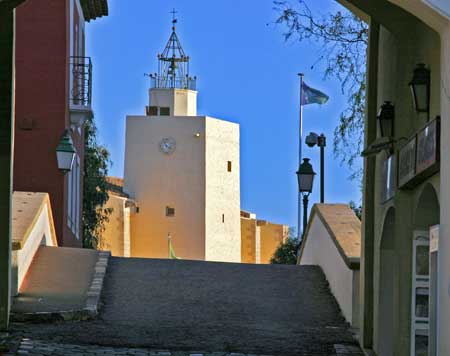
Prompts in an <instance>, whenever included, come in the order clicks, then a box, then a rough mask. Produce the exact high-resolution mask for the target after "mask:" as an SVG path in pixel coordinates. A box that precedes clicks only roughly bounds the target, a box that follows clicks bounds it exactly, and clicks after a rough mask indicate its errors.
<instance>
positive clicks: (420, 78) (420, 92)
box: [409, 63, 430, 116]
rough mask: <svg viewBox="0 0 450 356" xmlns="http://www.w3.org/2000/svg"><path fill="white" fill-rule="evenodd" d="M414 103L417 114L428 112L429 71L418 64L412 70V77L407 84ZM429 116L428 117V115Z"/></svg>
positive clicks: (423, 65)
mask: <svg viewBox="0 0 450 356" xmlns="http://www.w3.org/2000/svg"><path fill="white" fill-rule="evenodd" d="M409 87H410V88H411V94H412V98H413V103H414V109H416V111H417V112H424V113H427V114H429V112H430V71H429V70H428V69H427V68H426V67H425V64H423V63H420V64H418V65H417V67H416V69H414V75H413V78H412V80H411V82H410V83H409ZM428 116H429V115H428Z"/></svg>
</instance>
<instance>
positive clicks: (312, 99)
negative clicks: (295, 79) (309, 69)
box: [301, 82, 329, 105]
mask: <svg viewBox="0 0 450 356" xmlns="http://www.w3.org/2000/svg"><path fill="white" fill-rule="evenodd" d="M328 99H329V97H328V95H326V94H324V93H322V92H321V91H319V90H317V89H313V88H310V87H309V86H307V85H306V84H305V82H303V83H302V103H301V105H308V104H325V103H326V102H327V101H328Z"/></svg>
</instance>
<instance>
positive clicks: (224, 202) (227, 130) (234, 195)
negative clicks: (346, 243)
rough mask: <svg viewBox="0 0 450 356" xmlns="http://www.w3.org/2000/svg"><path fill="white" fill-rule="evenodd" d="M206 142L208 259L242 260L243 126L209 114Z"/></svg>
mask: <svg viewBox="0 0 450 356" xmlns="http://www.w3.org/2000/svg"><path fill="white" fill-rule="evenodd" d="M205 141H206V151H205V156H206V158H205V164H206V171H205V174H206V178H205V182H206V194H205V196H206V206H205V209H206V212H205V224H206V230H205V231H206V241H205V258H206V260H208V261H227V262H241V218H240V174H239V172H240V162H239V160H240V158H239V125H238V124H235V123H232V122H228V121H223V120H218V119H214V118H211V117H206V137H205ZM228 162H231V172H229V171H228Z"/></svg>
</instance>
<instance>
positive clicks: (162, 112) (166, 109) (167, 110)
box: [159, 107, 170, 116]
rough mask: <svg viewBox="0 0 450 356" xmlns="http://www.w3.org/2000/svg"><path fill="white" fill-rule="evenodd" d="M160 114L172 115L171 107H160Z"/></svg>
mask: <svg viewBox="0 0 450 356" xmlns="http://www.w3.org/2000/svg"><path fill="white" fill-rule="evenodd" d="M159 115H161V116H170V108H165V107H160V108H159Z"/></svg>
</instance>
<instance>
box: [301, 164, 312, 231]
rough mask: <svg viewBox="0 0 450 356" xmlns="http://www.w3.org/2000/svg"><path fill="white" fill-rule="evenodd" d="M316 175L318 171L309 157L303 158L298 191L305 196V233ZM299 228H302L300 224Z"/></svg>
mask: <svg viewBox="0 0 450 356" xmlns="http://www.w3.org/2000/svg"><path fill="white" fill-rule="evenodd" d="M315 175H316V173H315V172H314V170H313V167H312V165H311V163H309V158H303V163H302V164H301V165H300V167H299V168H298V171H297V179H298V191H299V192H300V194H301V195H302V196H303V234H304V233H305V231H306V225H307V223H308V198H309V195H310V194H311V192H312V188H313V184H314V176H315ZM298 228H299V229H300V226H299V227H298Z"/></svg>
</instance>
